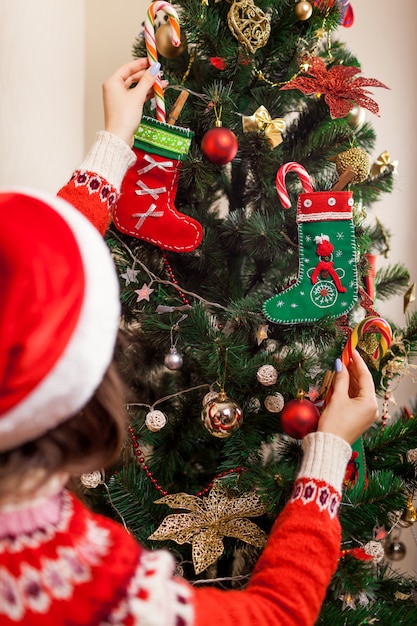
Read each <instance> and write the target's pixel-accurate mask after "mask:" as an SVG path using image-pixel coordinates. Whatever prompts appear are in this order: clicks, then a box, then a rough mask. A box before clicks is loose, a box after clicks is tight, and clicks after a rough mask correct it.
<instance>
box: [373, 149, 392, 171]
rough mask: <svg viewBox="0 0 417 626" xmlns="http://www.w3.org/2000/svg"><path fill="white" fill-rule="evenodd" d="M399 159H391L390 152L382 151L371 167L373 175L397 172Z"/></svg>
mask: <svg viewBox="0 0 417 626" xmlns="http://www.w3.org/2000/svg"><path fill="white" fill-rule="evenodd" d="M397 167H398V161H391V157H390V154H389V152H386V151H385V152H381V154H380V155H379V157H378V158H377V159H376V161H375V163H374V164H373V165H372V167H371V176H378V175H380V174H384V172H387V171H388V172H392V173H393V174H396V173H397Z"/></svg>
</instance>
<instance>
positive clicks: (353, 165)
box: [335, 148, 370, 183]
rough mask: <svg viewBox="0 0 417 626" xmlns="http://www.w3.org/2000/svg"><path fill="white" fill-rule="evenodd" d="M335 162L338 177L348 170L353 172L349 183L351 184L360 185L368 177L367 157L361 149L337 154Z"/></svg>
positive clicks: (368, 165)
mask: <svg viewBox="0 0 417 626" xmlns="http://www.w3.org/2000/svg"><path fill="white" fill-rule="evenodd" d="M335 161H336V170H337V173H338V174H339V176H341V175H342V174H343V172H344V171H345V170H347V169H348V168H350V169H352V170H353V171H354V175H353V177H352V178H351V181H350V182H352V183H361V182H363V181H364V180H366V179H367V178H368V176H369V170H370V162H369V156H368V154H367V153H366V152H365V150H364V149H363V148H349V150H345V152H341V153H340V154H338V155H337V156H336V158H335Z"/></svg>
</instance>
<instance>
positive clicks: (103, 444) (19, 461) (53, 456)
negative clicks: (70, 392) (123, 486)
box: [0, 364, 126, 497]
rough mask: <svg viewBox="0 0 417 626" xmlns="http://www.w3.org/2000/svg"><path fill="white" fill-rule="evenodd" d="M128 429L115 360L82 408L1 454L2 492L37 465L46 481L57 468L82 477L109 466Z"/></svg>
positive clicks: (7, 490)
mask: <svg viewBox="0 0 417 626" xmlns="http://www.w3.org/2000/svg"><path fill="white" fill-rule="evenodd" d="M125 433H126V414H125V409H124V402H123V386H122V382H121V380H120V378H119V375H118V373H117V371H116V368H115V366H114V365H113V364H112V365H110V366H109V368H108V369H107V371H106V373H105V374H104V377H103V380H102V382H101V383H100V385H99V387H98V388H97V390H96V391H95V393H94V395H93V396H92V398H91V399H90V400H89V402H88V403H87V404H86V406H85V407H84V408H83V409H82V411H80V412H79V413H77V414H76V415H74V416H73V417H71V418H69V419H68V420H67V421H65V422H63V423H62V424H60V425H59V426H57V427H56V428H54V429H53V430H50V431H48V432H47V433H45V434H44V435H42V436H41V437H39V438H38V439H35V440H34V441H30V442H28V443H25V444H23V445H22V446H19V447H18V448H15V449H13V450H9V451H7V452H2V453H0V497H2V496H4V495H6V494H9V493H10V492H11V490H12V489H13V490H15V489H16V488H18V487H19V485H21V484H22V481H23V480H24V479H25V478H27V477H28V476H30V474H33V473H36V472H37V471H38V470H41V472H42V480H41V481H40V484H42V482H44V481H45V480H47V479H48V478H49V477H50V476H52V475H53V474H55V473H56V472H69V473H70V474H72V475H77V476H80V475H81V474H83V473H86V472H92V471H94V470H100V469H101V468H103V467H108V466H109V465H110V464H111V463H112V462H113V461H115V460H116V458H117V456H118V454H119V452H120V448H121V445H122V443H123V441H124V438H125ZM37 486H39V483H37V484H35V485H34V486H33V487H32V488H36V487H37Z"/></svg>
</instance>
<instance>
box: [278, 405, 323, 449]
mask: <svg viewBox="0 0 417 626" xmlns="http://www.w3.org/2000/svg"><path fill="white" fill-rule="evenodd" d="M319 417H320V412H319V410H318V408H317V407H316V405H315V404H313V402H311V401H310V400H306V399H305V398H304V397H297V398H296V399H295V400H290V401H289V402H287V403H286V404H285V406H284V408H283V409H282V411H281V426H282V430H283V431H284V433H285V434H286V435H289V436H290V437H294V439H302V438H303V437H305V435H308V433H312V432H314V431H315V430H316V429H317V424H318V421H319Z"/></svg>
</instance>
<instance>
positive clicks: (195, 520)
mask: <svg viewBox="0 0 417 626" xmlns="http://www.w3.org/2000/svg"><path fill="white" fill-rule="evenodd" d="M156 504H167V505H168V506H170V507H171V508H172V509H185V510H188V511H189V513H178V514H173V515H168V516H167V517H166V518H165V519H164V520H163V521H162V524H161V525H160V526H159V528H157V529H156V530H155V532H154V533H152V535H150V537H149V539H153V540H163V541H166V540H168V539H171V540H172V541H175V542H176V543H179V544H183V543H191V544H192V557H193V564H194V569H195V573H196V574H200V573H201V572H203V571H204V570H205V569H207V568H208V567H209V566H210V565H212V564H213V563H215V562H216V561H217V559H218V558H219V557H220V556H221V555H222V554H223V551H224V546H223V538H224V537H234V538H235V539H240V540H241V541H245V542H246V543H250V544H251V545H253V546H256V547H257V548H263V547H264V545H265V543H266V539H267V536H266V534H265V533H264V532H263V530H261V529H260V528H259V527H258V526H256V524H254V523H253V522H251V521H250V520H248V519H246V518H248V517H257V516H258V515H263V514H264V513H265V512H266V507H265V505H264V504H262V502H261V501H260V500H259V497H258V495H257V493H256V492H255V491H251V492H249V493H245V494H243V495H242V496H239V497H233V496H232V495H230V493H229V492H228V491H227V490H226V489H225V488H224V487H223V486H222V484H221V483H220V482H219V481H215V483H214V485H213V488H212V489H211V491H210V493H209V495H208V496H207V497H205V498H199V497H197V496H191V495H189V494H187V493H176V494H173V495H168V496H164V497H163V498H160V499H159V500H157V501H156Z"/></svg>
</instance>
